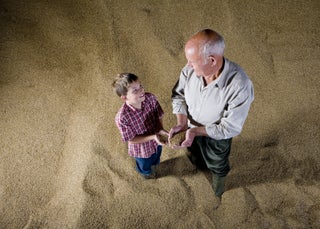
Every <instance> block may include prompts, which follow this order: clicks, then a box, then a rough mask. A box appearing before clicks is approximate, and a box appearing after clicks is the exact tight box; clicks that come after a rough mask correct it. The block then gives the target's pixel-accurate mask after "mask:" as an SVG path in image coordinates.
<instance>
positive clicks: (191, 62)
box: [185, 46, 212, 77]
mask: <svg viewBox="0 0 320 229" xmlns="http://www.w3.org/2000/svg"><path fill="white" fill-rule="evenodd" d="M185 56H186V58H187V61H188V63H187V65H188V66H189V67H191V68H193V69H194V72H195V73H196V75H197V76H203V77H206V76H209V75H212V68H211V67H210V66H211V65H210V59H209V58H207V60H206V59H205V58H204V57H203V55H199V51H198V50H197V49H195V48H193V47H188V46H187V47H186V48H185Z"/></svg>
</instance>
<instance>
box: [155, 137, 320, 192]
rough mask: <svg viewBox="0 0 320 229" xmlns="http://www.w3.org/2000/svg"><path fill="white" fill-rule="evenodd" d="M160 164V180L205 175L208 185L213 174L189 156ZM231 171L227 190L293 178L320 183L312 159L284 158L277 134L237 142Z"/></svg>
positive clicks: (235, 142) (298, 183)
mask: <svg viewBox="0 0 320 229" xmlns="http://www.w3.org/2000/svg"><path fill="white" fill-rule="evenodd" d="M185 151H186V155H183V156H179V157H176V158H172V159H168V160H165V161H163V162H161V163H160V165H159V170H160V171H161V173H160V174H159V175H160V177H164V176H168V175H173V176H185V175H192V174H195V173H197V172H203V174H204V175H205V177H206V178H207V180H208V182H209V184H210V185H211V182H212V174H211V172H210V171H209V170H208V169H203V168H197V167H195V166H194V165H193V164H192V163H191V161H190V160H189V158H188V156H187V154H188V152H187V150H185ZM229 160H230V165H231V171H230V173H229V174H228V176H227V179H226V187H225V188H226V191H227V190H231V189H235V188H239V187H246V186H249V185H257V184H262V183H267V182H281V181H284V180H287V179H290V178H292V179H294V182H295V184H296V185H305V184H313V183H314V182H319V181H320V174H319V171H320V170H319V165H318V164H317V161H315V160H314V159H313V158H312V157H309V158H307V159H305V160H303V161H299V160H296V159H294V158H292V157H290V155H288V157H284V156H283V155H281V153H280V151H279V138H278V137H277V135H276V134H270V136H266V137H263V138H261V139H255V140H250V141H244V140H243V139H239V138H238V139H234V141H233V143H232V149H231V154H230V157H229Z"/></svg>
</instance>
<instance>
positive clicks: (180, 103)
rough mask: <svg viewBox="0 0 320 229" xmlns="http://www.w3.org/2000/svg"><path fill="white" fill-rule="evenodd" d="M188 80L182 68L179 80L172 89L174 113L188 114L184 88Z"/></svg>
mask: <svg viewBox="0 0 320 229" xmlns="http://www.w3.org/2000/svg"><path fill="white" fill-rule="evenodd" d="M186 82H187V75H186V74H185V71H184V70H182V71H181V73H180V77H179V80H178V81H177V83H176V85H175V86H174V87H173V89H172V95H171V99H172V113H173V114H184V115H187V113H188V112H187V104H186V100H185V96H184V88H185V85H186Z"/></svg>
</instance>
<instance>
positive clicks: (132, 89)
mask: <svg viewBox="0 0 320 229" xmlns="http://www.w3.org/2000/svg"><path fill="white" fill-rule="evenodd" d="M125 97H126V102H127V103H129V104H130V105H132V106H134V107H139V106H140V105H141V103H142V102H143V101H144V100H145V94H144V88H143V86H142V85H141V83H140V81H135V82H133V83H131V84H130V86H129V88H128V92H127V95H126V96H125Z"/></svg>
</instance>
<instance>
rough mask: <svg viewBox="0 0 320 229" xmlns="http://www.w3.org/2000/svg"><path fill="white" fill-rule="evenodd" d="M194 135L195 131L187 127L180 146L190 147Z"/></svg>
mask: <svg viewBox="0 0 320 229" xmlns="http://www.w3.org/2000/svg"><path fill="white" fill-rule="evenodd" d="M195 136H196V133H195V132H194V131H193V128H191V129H188V130H187V132H186V139H185V140H184V141H183V142H182V143H181V145H180V146H181V147H182V148H183V147H190V146H191V145H192V142H193V140H194V137H195Z"/></svg>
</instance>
